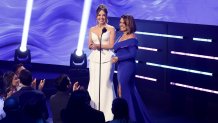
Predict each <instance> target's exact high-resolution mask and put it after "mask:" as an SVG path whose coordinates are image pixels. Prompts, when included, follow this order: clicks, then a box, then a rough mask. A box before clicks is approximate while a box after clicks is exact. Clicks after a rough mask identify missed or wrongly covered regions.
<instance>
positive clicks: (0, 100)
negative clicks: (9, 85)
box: [0, 72, 5, 120]
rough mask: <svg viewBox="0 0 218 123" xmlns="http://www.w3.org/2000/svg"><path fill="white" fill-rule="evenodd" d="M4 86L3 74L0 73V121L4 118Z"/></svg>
mask: <svg viewBox="0 0 218 123" xmlns="http://www.w3.org/2000/svg"><path fill="white" fill-rule="evenodd" d="M4 97H5V85H4V82H3V73H2V72H0V120H1V119H2V118H4V117H5V112H4V110H3V107H4Z"/></svg>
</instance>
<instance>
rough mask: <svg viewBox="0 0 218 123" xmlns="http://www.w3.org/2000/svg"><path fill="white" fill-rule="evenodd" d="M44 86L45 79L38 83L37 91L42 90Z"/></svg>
mask: <svg viewBox="0 0 218 123" xmlns="http://www.w3.org/2000/svg"><path fill="white" fill-rule="evenodd" d="M44 85H45V79H43V80H40V83H39V86H38V90H40V91H41V90H42V89H43V87H44Z"/></svg>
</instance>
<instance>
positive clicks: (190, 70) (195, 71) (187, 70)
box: [146, 62, 213, 76]
mask: <svg viewBox="0 0 218 123" xmlns="http://www.w3.org/2000/svg"><path fill="white" fill-rule="evenodd" d="M146 65H150V66H155V67H161V68H167V69H173V70H178V71H184V72H190V73H196V74H202V75H207V76H213V73H210V72H203V71H198V70H192V69H187V68H180V67H174V66H168V65H162V64H156V63H150V62H146Z"/></svg>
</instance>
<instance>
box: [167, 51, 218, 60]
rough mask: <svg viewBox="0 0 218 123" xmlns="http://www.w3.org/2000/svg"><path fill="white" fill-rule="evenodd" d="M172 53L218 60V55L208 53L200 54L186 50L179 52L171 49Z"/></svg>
mask: <svg viewBox="0 0 218 123" xmlns="http://www.w3.org/2000/svg"><path fill="white" fill-rule="evenodd" d="M170 53H171V54H176V55H183V56H191V57H198V58H204V59H213V60H218V57H214V56H206V55H199V54H192V53H185V52H177V51H171V52H170Z"/></svg>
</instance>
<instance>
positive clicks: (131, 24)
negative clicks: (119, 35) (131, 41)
mask: <svg viewBox="0 0 218 123" xmlns="http://www.w3.org/2000/svg"><path fill="white" fill-rule="evenodd" d="M121 18H122V19H123V21H124V24H125V25H126V28H127V34H131V33H134V32H135V31H136V24H135V20H134V17H133V16H132V15H122V16H121Z"/></svg>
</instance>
